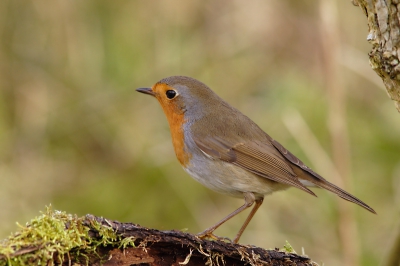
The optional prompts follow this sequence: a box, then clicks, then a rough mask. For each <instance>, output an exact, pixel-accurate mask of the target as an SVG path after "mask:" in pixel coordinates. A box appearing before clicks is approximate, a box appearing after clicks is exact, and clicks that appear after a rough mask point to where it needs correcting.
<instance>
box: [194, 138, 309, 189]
mask: <svg viewBox="0 0 400 266" xmlns="http://www.w3.org/2000/svg"><path fill="white" fill-rule="evenodd" d="M194 141H195V143H196V145H197V146H198V147H199V149H200V150H201V151H202V152H203V153H205V154H207V155H208V156H209V157H212V158H214V159H219V160H222V161H225V162H229V163H232V164H234V165H237V166H239V167H241V168H243V169H246V170H248V171H249V172H252V173H254V174H256V175H258V176H262V177H265V178H268V179H270V180H273V181H276V182H279V183H283V184H287V185H291V186H294V187H297V188H299V189H301V190H304V191H306V192H307V193H309V194H311V195H314V196H315V194H314V193H313V192H312V191H311V190H309V189H308V188H306V187H305V186H304V185H303V184H302V183H301V182H300V181H299V180H298V178H297V175H296V174H295V172H294V171H293V169H292V168H291V166H290V165H289V164H287V163H286V162H285V159H284V158H283V156H282V155H281V154H280V153H279V152H278V151H277V150H276V148H275V147H274V146H272V145H271V144H269V143H261V142H248V143H244V142H238V143H234V144H233V143H228V142H227V141H225V140H222V139H221V138H218V137H214V138H211V137H207V138H194Z"/></svg>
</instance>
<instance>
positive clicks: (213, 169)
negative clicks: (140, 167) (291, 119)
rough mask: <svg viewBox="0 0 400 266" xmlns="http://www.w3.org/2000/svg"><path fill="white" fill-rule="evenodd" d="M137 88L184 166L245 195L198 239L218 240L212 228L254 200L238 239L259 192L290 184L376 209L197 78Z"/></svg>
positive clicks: (215, 186) (214, 185) (213, 184)
mask: <svg viewBox="0 0 400 266" xmlns="http://www.w3.org/2000/svg"><path fill="white" fill-rule="evenodd" d="M137 91H138V92H141V93H145V94H149V95H151V96H153V97H155V98H156V99H157V100H158V102H159V103H160V104H161V107H162V109H163V110H164V113H165V115H166V117H167V120H168V123H169V127H170V131H171V136H172V143H173V146H174V150H175V154H176V157H177V159H178V160H179V162H180V164H181V165H182V167H183V169H185V171H186V172H187V173H189V175H191V176H192V177H193V178H194V179H195V180H197V181H198V182H200V183H201V184H203V185H204V186H206V187H208V188H209V189H212V190H214V191H217V192H220V193H222V194H226V195H229V196H233V197H239V198H244V201H245V203H244V204H243V205H242V206H241V207H239V208H238V209H236V210H235V211H234V212H232V213H231V214H229V215H228V216H226V217H225V218H223V219H222V220H221V221H219V222H218V223H216V224H215V225H213V226H211V227H210V228H208V229H206V230H205V231H203V232H201V233H199V234H198V236H199V237H200V238H214V239H219V238H218V237H217V236H215V235H213V232H214V230H215V229H217V228H218V227H219V226H220V225H222V224H223V223H224V222H226V221H227V220H229V219H231V218H232V217H234V216H235V215H237V214H238V213H240V212H242V211H244V210H245V209H247V208H249V207H251V206H252V205H253V204H254V207H253V209H252V210H251V212H250V214H249V215H248V217H247V219H246V220H245V222H244V224H243V225H242V227H241V228H240V230H239V232H238V233H237V235H236V237H235V238H234V240H233V242H234V243H238V241H239V239H240V237H241V235H242V233H243V232H244V230H245V229H246V227H247V225H248V224H249V222H250V220H251V219H252V218H253V216H254V214H255V213H256V212H257V210H258V208H259V207H260V206H261V204H262V202H263V200H264V196H265V195H268V194H271V193H272V192H274V191H279V190H284V189H287V188H289V187H296V188H298V189H301V190H303V191H305V192H307V193H309V194H311V195H313V196H316V195H315V194H314V192H312V191H311V190H310V189H308V188H307V187H319V188H324V189H326V190H329V191H331V192H333V193H335V194H336V195H338V196H339V197H341V198H343V199H345V200H348V201H351V202H353V203H355V204H358V205H360V206H361V207H363V208H365V209H367V210H368V211H370V212H372V213H376V212H375V211H374V210H373V209H372V208H371V207H369V206H368V205H367V204H365V203H364V202H362V201H361V200H359V199H358V198H356V197H354V196H353V195H351V194H349V193H348V192H346V191H344V190H343V189H341V188H339V187H337V186H335V185H334V184H331V183H329V182H328V181H327V180H325V179H324V178H323V177H322V176H320V175H319V174H317V173H315V172H314V171H313V170H311V169H310V168H309V167H308V166H306V165H305V164H304V163H303V162H302V161H300V160H299V159H298V158H297V157H296V156H294V155H293V154H292V153H291V152H289V151H288V150H287V149H285V148H284V147H283V146H282V145H281V144H280V143H278V142H277V141H276V140H274V139H272V138H271V137H270V136H269V135H268V134H267V133H265V132H264V131H263V130H262V129H261V128H260V127H259V126H257V125H256V123H254V122H253V121H252V120H251V119H250V118H248V117H247V116H245V115H244V114H242V113H241V112H240V111H239V110H237V109H236V108H234V107H232V106H230V105H229V104H228V103H227V102H225V101H224V100H223V99H221V98H220V97H219V96H218V95H217V94H215V93H214V92H213V91H212V90H211V89H210V88H209V87H207V86H206V85H205V84H203V83H202V82H200V81H198V80H196V79H194V78H190V77H185V76H172V77H168V78H165V79H162V80H160V81H159V82H157V83H156V84H155V85H154V86H153V87H152V88H139V89H137Z"/></svg>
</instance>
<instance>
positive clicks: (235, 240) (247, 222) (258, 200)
mask: <svg viewBox="0 0 400 266" xmlns="http://www.w3.org/2000/svg"><path fill="white" fill-rule="evenodd" d="M255 201H256V204H255V205H254V207H253V209H252V210H251V212H250V214H249V216H247V219H246V221H244V224H243V225H242V227H241V228H240V230H239V232H238V233H237V235H236V237H235V239H234V240H233V243H237V242H239V238H240V237H241V236H242V234H243V232H244V230H245V229H246V227H247V225H248V224H249V223H250V221H251V219H252V218H253V216H254V214H256V212H257V210H258V208H260V206H261V204H262V203H263V201H264V198H261V199H256V200H255ZM249 207H250V206H249Z"/></svg>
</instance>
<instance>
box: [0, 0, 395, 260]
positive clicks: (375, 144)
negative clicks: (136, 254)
mask: <svg viewBox="0 0 400 266" xmlns="http://www.w3.org/2000/svg"><path fill="white" fill-rule="evenodd" d="M367 33H368V29H367V21H366V17H365V16H364V14H363V13H362V12H361V10H360V9H359V8H358V7H354V6H353V5H352V4H351V2H350V1H334V0H321V1H284V0H253V1H237V0H232V1H222V0H217V1H203V0H194V1H178V0H167V1H156V0H135V1H133V0H131V1H127V0H124V1H106V0H102V1H99V0H96V1H95V0H87V1H78V0H71V1H43V0H35V1H20V0H3V1H1V2H0V67H1V71H0V221H1V227H0V238H4V237H6V236H7V235H9V234H10V232H12V231H16V230H18V227H17V226H16V224H15V223H16V222H17V221H18V222H19V223H21V224H25V223H26V222H27V221H29V219H30V218H32V217H34V216H36V215H38V214H39V212H40V211H43V210H44V209H45V205H49V204H51V205H52V206H53V208H54V209H59V210H63V211H67V212H68V213H75V214H78V215H80V216H81V215H84V214H87V213H91V214H94V215H98V216H104V217H107V218H109V219H115V220H120V221H124V222H134V223H139V224H141V225H143V226H147V227H153V228H158V229H161V230H169V229H181V230H188V231H189V232H192V233H195V232H199V231H201V230H203V229H205V228H206V227H208V226H210V225H212V224H214V223H215V222H216V221H218V220H219V219H221V218H222V217H223V216H225V215H226V214H228V213H229V212H231V211H233V210H234V209H235V208H237V207H239V206H240V205H241V204H242V203H243V201H242V200H239V199H233V198H229V197H226V196H221V195H218V194H216V193H214V192H212V191H209V190H208V189H206V188H204V187H202V186H201V185H200V184H198V183H196V182H195V181H194V180H192V179H191V178H190V177H189V175H187V174H186V173H185V172H184V171H183V170H182V168H181V167H180V166H179V163H178V162H177V160H176V159H175V155H174V152H173V148H172V145H171V141H170V135H169V128H168V124H167V121H166V119H165V117H164V114H163V112H162V110H161V108H160V107H159V106H158V103H157V102H156V101H155V100H154V99H151V98H149V97H146V96H144V95H142V94H139V93H137V92H135V89H136V88H137V87H147V86H152V85H153V84H154V83H155V82H156V81H158V80H160V79H161V78H164V77H167V76H171V75H187V76H191V77H194V78H197V79H199V80H201V81H203V82H204V83H206V84H207V85H209V86H210V87H211V88H212V89H213V90H214V91H215V92H217V93H218V94H219V95H220V96H221V97H222V98H224V99H226V100H227V101H228V102H229V103H231V104H232V105H233V106H235V107H237V108H238V109H239V110H241V111H242V112H244V113H245V114H247V115H248V116H249V117H250V118H252V119H253V120H254V121H256V122H257V123H258V124H259V125H260V127H261V128H263V129H264V130H265V131H267V132H268V133H269V134H270V135H271V136H272V137H274V138H275V139H277V140H278V141H279V142H281V143H282V144H283V145H284V146H285V147H286V148H288V149H290V150H291V151H292V152H293V153H294V154H296V155H297V156H299V157H300V158H301V159H302V160H303V161H304V162H305V163H306V164H308V165H309V166H310V167H312V168H313V169H314V170H316V171H317V172H319V173H320V174H321V175H323V176H324V177H325V178H327V179H328V180H330V181H332V182H333V183H336V184H338V185H341V186H342V187H345V188H346V190H348V191H349V192H350V193H352V194H354V195H355V196H357V197H359V198H361V199H362V200H363V201H365V202H366V203H367V204H369V205H371V206H372V207H373V208H375V210H376V211H377V213H378V215H373V214H371V213H368V212H367V211H365V210H363V209H361V208H360V207H357V206H355V205H354V204H351V203H348V202H345V201H343V200H341V199H337V197H335V196H334V195H332V194H330V193H329V192H326V191H322V190H317V191H316V193H317V194H318V196H319V198H318V199H317V198H313V197H310V196H309V195H307V194H306V193H304V192H302V191H299V190H296V189H290V190H289V191H286V192H281V193H276V194H274V195H272V196H269V197H267V198H266V199H265V201H264V204H263V206H262V207H261V208H260V210H259V212H258V213H257V215H256V216H255V218H254V219H253V221H252V222H251V223H250V226H249V228H248V229H247V230H246V231H245V233H244V235H243V237H242V239H241V240H242V241H241V242H242V243H243V244H253V245H257V246H261V247H263V248H274V247H282V246H283V245H284V244H285V241H286V240H287V241H289V243H290V244H291V245H292V246H293V247H294V249H295V250H296V251H297V252H298V253H301V252H302V249H303V248H304V251H305V253H306V254H308V255H309V256H311V257H312V258H313V259H314V260H315V261H316V262H318V263H325V265H378V264H379V263H381V262H382V261H383V260H384V258H385V256H386V254H387V253H388V250H389V248H390V246H391V242H392V241H393V239H394V236H395V235H396V234H397V231H398V224H399V202H400V178H399V177H400V156H399V154H400V153H399V149H400V138H399V136H400V124H399V123H398V119H399V114H398V113H397V112H396V110H395V108H394V106H393V103H392V102H391V101H390V99H389V98H388V97H387V95H386V93H385V91H384V90H383V89H382V88H383V86H382V84H381V82H380V80H379V78H378V77H377V76H376V75H375V73H374V72H373V71H372V70H371V69H370V67H369V63H368V56H367V53H368V51H369V49H370V45H369V44H368V43H367V41H366V36H367ZM314 191H315V190H314ZM246 215H247V213H245V214H243V215H241V216H239V217H236V218H234V219H233V220H231V221H229V222H228V223H227V224H225V225H224V226H222V227H221V229H219V230H218V231H217V232H216V233H217V234H219V235H221V236H228V237H233V236H234V235H235V233H236V232H237V230H238V229H239V227H240V226H241V224H242V223H243V221H244V219H245V216H246Z"/></svg>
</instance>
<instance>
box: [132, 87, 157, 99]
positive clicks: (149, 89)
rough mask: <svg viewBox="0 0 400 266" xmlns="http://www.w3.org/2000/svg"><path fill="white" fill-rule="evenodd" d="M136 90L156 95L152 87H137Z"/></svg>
mask: <svg viewBox="0 0 400 266" xmlns="http://www.w3.org/2000/svg"><path fill="white" fill-rule="evenodd" d="M136 91H138V92H141V93H144V94H149V95H151V96H154V97H155V96H156V95H155V93H154V92H153V91H152V89H151V88H139V89H136Z"/></svg>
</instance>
